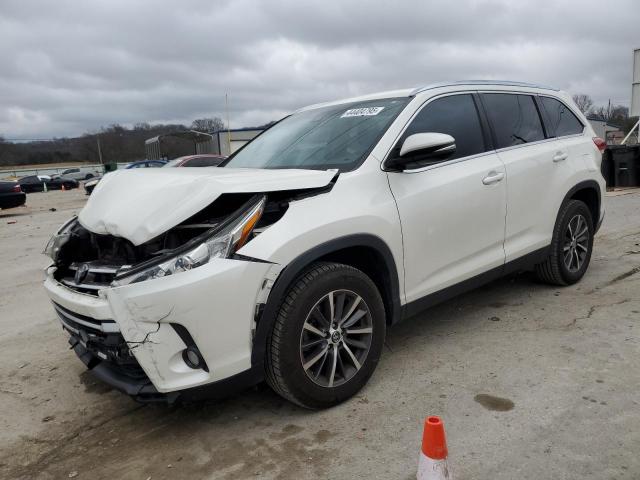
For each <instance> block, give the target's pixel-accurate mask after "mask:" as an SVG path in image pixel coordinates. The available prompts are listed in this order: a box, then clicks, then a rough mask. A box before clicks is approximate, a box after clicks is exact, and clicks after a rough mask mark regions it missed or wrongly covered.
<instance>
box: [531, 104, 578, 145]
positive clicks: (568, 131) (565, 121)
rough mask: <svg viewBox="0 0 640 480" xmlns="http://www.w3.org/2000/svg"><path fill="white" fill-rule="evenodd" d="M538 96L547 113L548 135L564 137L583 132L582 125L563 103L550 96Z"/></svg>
mask: <svg viewBox="0 0 640 480" xmlns="http://www.w3.org/2000/svg"><path fill="white" fill-rule="evenodd" d="M539 98H540V103H542V108H544V111H545V113H546V115H547V131H548V134H549V136H550V137H564V136H565V135H577V134H580V133H582V132H583V130H584V125H582V122H581V121H580V120H578V118H577V117H576V116H575V115H574V113H573V112H572V111H571V110H570V109H569V107H567V106H566V105H565V104H564V103H562V102H561V101H560V100H557V99H555V98H551V97H539Z"/></svg>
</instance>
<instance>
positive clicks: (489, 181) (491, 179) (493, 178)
mask: <svg viewBox="0 0 640 480" xmlns="http://www.w3.org/2000/svg"><path fill="white" fill-rule="evenodd" d="M503 178H504V173H502V172H489V174H488V175H487V176H486V177H484V178H483V179H482V183H484V184H485V185H493V184H494V183H498V182H499V181H500V180H502V179H503Z"/></svg>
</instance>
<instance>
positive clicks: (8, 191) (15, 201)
mask: <svg viewBox="0 0 640 480" xmlns="http://www.w3.org/2000/svg"><path fill="white" fill-rule="evenodd" d="M26 200H27V196H26V195H25V193H24V192H23V191H22V189H21V188H20V185H19V184H18V183H16V182H3V181H0V209H5V208H14V207H19V206H20V205H24V202H25V201H26Z"/></svg>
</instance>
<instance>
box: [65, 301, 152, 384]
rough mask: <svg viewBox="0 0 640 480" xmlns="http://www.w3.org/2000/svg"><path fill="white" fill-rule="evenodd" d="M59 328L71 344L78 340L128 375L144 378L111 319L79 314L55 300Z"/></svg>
mask: <svg viewBox="0 0 640 480" xmlns="http://www.w3.org/2000/svg"><path fill="white" fill-rule="evenodd" d="M53 308H54V309H55V311H56V313H57V314H58V317H59V318H60V322H61V323H62V328H63V329H64V330H66V331H67V332H68V333H69V334H70V335H71V341H72V345H73V344H75V343H79V344H81V345H82V346H83V347H84V348H85V349H86V350H87V351H88V352H90V353H91V354H92V355H93V356H95V357H96V358H97V359H99V360H101V361H104V362H107V363H108V364H109V365H110V367H112V368H113V369H114V370H117V371H118V372H119V373H121V374H123V375H126V376H127V377H129V378H132V379H135V380H139V379H145V378H146V374H145V373H144V370H142V368H141V367H140V364H139V363H138V361H137V360H136V359H135V357H134V356H133V354H132V353H131V350H130V348H129V345H128V344H127V342H126V341H125V339H124V337H123V336H122V334H121V333H120V330H119V328H118V324H117V323H116V322H114V321H113V320H98V319H95V318H91V317H88V316H86V315H80V314H78V313H75V312H72V311H71V310H69V309H67V308H65V307H63V306H62V305H59V304H57V303H55V302H54V304H53Z"/></svg>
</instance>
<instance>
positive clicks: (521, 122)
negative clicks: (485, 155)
mask: <svg viewBox="0 0 640 480" xmlns="http://www.w3.org/2000/svg"><path fill="white" fill-rule="evenodd" d="M482 102H483V103H484V106H485V107H486V110H487V116H488V117H489V121H490V122H491V125H492V126H493V131H494V132H495V135H496V148H505V147H511V146H513V145H520V144H523V143H531V142H537V141H539V140H544V131H543V130H542V122H541V121H540V115H539V114H538V109H537V108H536V105H535V103H534V101H533V97H531V96H530V95H513V94H507V93H483V94H482Z"/></svg>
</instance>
